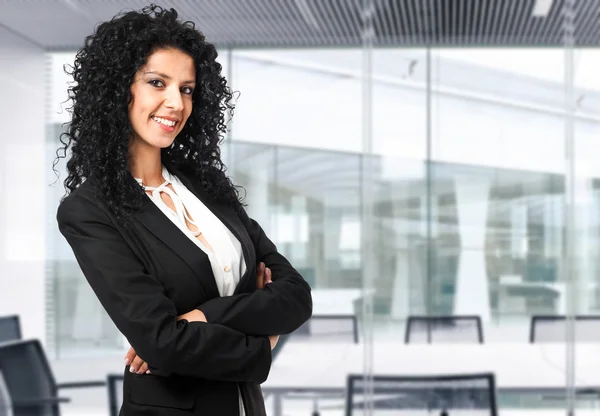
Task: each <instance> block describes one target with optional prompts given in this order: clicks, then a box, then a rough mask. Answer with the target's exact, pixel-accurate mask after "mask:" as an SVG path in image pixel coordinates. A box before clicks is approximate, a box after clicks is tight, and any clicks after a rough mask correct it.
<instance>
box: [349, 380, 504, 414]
mask: <svg viewBox="0 0 600 416" xmlns="http://www.w3.org/2000/svg"><path fill="white" fill-rule="evenodd" d="M372 381H373V384H372V390H371V389H370V388H366V389H365V383H364V380H363V375H362V374H350V375H349V376H348V382H347V389H346V416H353V415H362V414H364V413H363V410H364V409H366V408H368V407H369V405H368V404H366V403H365V402H366V398H365V394H371V393H372V394H373V396H372V398H373V401H372V406H373V409H374V410H375V414H378V413H377V411H380V412H383V411H387V412H386V414H388V413H389V414H394V415H403V414H405V415H411V416H413V415H428V416H439V415H454V414H459V415H460V414H461V411H464V412H465V413H468V414H469V415H470V416H497V415H498V409H497V401H496V383H495V377H494V374H492V373H481V374H456V375H432V376H381V375H375V376H373V379H372ZM365 390H366V392H365Z"/></svg>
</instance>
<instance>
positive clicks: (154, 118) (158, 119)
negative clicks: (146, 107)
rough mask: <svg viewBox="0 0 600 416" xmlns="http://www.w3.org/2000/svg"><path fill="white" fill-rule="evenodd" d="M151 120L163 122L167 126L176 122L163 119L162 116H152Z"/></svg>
mask: <svg viewBox="0 0 600 416" xmlns="http://www.w3.org/2000/svg"><path fill="white" fill-rule="evenodd" d="M152 120H154V121H156V122H157V123H160V124H164V125H165V126H169V127H173V126H174V125H175V124H177V123H176V122H174V121H171V120H165V119H164V118H159V117H152Z"/></svg>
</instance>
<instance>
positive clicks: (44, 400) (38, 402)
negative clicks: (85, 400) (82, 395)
mask: <svg viewBox="0 0 600 416" xmlns="http://www.w3.org/2000/svg"><path fill="white" fill-rule="evenodd" d="M70 401H71V399H69V398H67V397H35V398H33V399H21V400H13V401H12V406H13V407H14V408H17V407H31V406H42V405H46V404H59V403H69V402H70Z"/></svg>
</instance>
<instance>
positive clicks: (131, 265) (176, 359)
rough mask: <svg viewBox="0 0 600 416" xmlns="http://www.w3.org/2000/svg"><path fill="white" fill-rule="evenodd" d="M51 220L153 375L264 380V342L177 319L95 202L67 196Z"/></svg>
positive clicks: (157, 284) (266, 345) (266, 361)
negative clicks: (55, 221) (155, 370)
mask: <svg viewBox="0 0 600 416" xmlns="http://www.w3.org/2000/svg"><path fill="white" fill-rule="evenodd" d="M72 196H73V195H72ZM57 221H58V226H59V230H60V232H61V233H62V234H63V236H64V237H65V239H66V240H67V242H68V243H69V245H70V246H71V248H72V249H73V253H74V254H75V257H76V259H77V262H78V263H79V266H80V267H81V270H82V272H83V274H84V275H85V277H86V279H87V281H88V282H89V284H90V286H91V287H92V289H93V291H94V292H95V293H96V296H97V297H98V299H99V300H100V302H101V304H102V306H103V307H104V308H105V309H106V312H107V313H108V315H109V316H110V318H111V319H112V320H113V322H114V323H115V325H116V326H117V328H118V329H119V330H120V331H121V333H122V334H123V335H124V336H125V337H126V338H127V340H128V341H129V342H130V344H131V346H132V347H133V348H134V349H135V351H136V353H137V354H138V355H139V356H140V357H142V358H143V359H144V361H146V362H147V363H148V364H149V365H150V366H151V367H152V368H153V369H157V370H158V371H157V373H158V374H161V375H166V374H170V373H175V374H181V375H189V376H196V377H200V378H204V379H209V380H210V379H213V380H222V381H236V382H242V381H250V382H256V383H262V382H264V381H265V380H266V379H267V376H268V373H269V370H270V367H271V347H270V343H269V340H268V338H266V337H253V336H247V335H245V334H243V333H241V332H238V331H236V330H234V329H231V328H227V327H225V326H223V325H219V324H215V323H210V324H207V323H203V322H191V323H190V322H187V321H186V320H180V321H178V320H177V312H176V308H175V305H174V304H173V302H172V301H171V300H170V299H169V298H168V297H167V296H166V295H165V292H164V288H163V286H162V284H161V283H160V282H159V281H158V280H157V279H156V278H155V277H154V276H152V275H151V274H149V273H148V272H147V271H146V269H145V267H144V266H143V264H142V262H141V261H139V259H138V258H136V256H135V254H134V253H133V251H132V250H131V249H130V248H129V246H128V245H127V243H126V242H125V240H124V238H123V237H122V236H121V234H120V233H119V231H118V229H117V228H116V227H115V226H114V225H113V223H112V222H111V220H110V218H109V217H108V215H107V214H106V213H105V212H103V211H102V210H101V209H100V208H98V207H97V205H96V204H94V203H93V202H92V201H90V200H88V199H87V198H85V197H78V198H67V199H65V200H64V201H63V203H62V204H61V205H60V206H59V208H58V212H57Z"/></svg>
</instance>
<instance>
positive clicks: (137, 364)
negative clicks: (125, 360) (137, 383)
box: [129, 355, 144, 373]
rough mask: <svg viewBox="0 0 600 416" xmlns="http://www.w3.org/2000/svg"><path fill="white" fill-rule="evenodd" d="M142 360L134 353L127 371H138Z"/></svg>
mask: <svg viewBox="0 0 600 416" xmlns="http://www.w3.org/2000/svg"><path fill="white" fill-rule="evenodd" d="M143 362H144V360H142V358H141V357H140V356H139V355H136V356H135V358H134V359H133V361H132V363H131V365H130V366H129V371H130V372H132V373H138V370H139V369H140V367H141V365H142V363H143Z"/></svg>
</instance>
